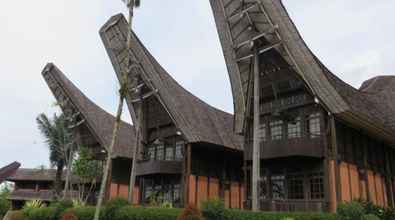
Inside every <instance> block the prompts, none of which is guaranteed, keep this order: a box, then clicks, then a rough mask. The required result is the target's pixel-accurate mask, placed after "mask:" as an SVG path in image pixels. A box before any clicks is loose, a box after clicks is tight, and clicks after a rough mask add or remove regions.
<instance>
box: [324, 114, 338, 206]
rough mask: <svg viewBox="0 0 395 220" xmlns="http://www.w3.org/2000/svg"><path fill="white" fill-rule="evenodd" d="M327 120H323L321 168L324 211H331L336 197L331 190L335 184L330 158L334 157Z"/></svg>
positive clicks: (329, 124)
mask: <svg viewBox="0 0 395 220" xmlns="http://www.w3.org/2000/svg"><path fill="white" fill-rule="evenodd" d="M327 119H328V120H324V121H325V122H326V124H325V125H326V126H325V131H326V135H324V146H323V147H324V155H325V159H324V161H323V170H324V195H325V196H324V197H325V205H326V210H325V211H329V212H333V211H335V210H334V209H335V207H336V204H335V202H336V197H334V196H333V195H334V194H333V193H332V191H333V188H335V191H336V186H334V185H333V184H332V183H333V182H334V179H333V177H334V174H333V170H332V167H331V160H333V159H334V157H333V152H331V150H333V149H332V148H333V146H331V145H330V140H331V139H330V135H331V133H330V130H331V123H330V119H329V118H327Z"/></svg>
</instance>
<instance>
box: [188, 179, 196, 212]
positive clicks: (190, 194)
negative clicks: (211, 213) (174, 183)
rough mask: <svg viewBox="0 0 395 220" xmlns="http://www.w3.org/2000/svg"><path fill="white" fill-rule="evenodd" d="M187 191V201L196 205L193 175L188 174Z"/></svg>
mask: <svg viewBox="0 0 395 220" xmlns="http://www.w3.org/2000/svg"><path fill="white" fill-rule="evenodd" d="M188 188H189V192H188V203H189V204H190V205H196V177H195V176H194V175H190V176H189V187H188Z"/></svg>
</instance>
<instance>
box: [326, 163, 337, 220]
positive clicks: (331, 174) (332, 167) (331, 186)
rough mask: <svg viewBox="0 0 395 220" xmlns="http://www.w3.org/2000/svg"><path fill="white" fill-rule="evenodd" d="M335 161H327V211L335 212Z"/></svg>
mask: <svg viewBox="0 0 395 220" xmlns="http://www.w3.org/2000/svg"><path fill="white" fill-rule="evenodd" d="M335 163H336V161H334V160H330V162H329V167H328V169H329V172H328V173H329V183H328V187H329V196H330V198H329V211H330V212H333V213H334V212H336V208H337V199H336V173H335V169H336V168H335Z"/></svg>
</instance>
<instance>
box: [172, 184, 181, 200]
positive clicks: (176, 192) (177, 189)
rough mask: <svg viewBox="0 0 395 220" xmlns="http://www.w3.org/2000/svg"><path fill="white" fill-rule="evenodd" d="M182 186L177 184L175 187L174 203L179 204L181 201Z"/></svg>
mask: <svg viewBox="0 0 395 220" xmlns="http://www.w3.org/2000/svg"><path fill="white" fill-rule="evenodd" d="M180 194H181V193H180V184H175V185H174V186H173V201H174V202H179V201H180V199H181V198H180Z"/></svg>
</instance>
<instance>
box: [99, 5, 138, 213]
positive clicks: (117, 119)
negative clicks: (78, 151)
mask: <svg viewBox="0 0 395 220" xmlns="http://www.w3.org/2000/svg"><path fill="white" fill-rule="evenodd" d="M123 1H124V2H125V3H126V4H127V7H128V9H129V20H128V22H129V30H128V38H127V42H126V44H127V45H126V46H127V48H130V47H131V44H130V42H131V40H130V39H131V34H132V20H133V11H134V8H137V7H139V6H140V0H123ZM128 62H129V63H128V64H129V65H128V67H130V66H131V64H132V63H131V60H130V59H129V61H128ZM127 77H128V72H126V73H123V77H122V80H121V88H120V89H119V103H118V109H117V114H116V117H115V122H114V129H113V133H112V139H111V143H110V146H109V147H108V149H107V159H106V164H105V167H104V172H103V178H102V181H101V186H100V192H99V197H98V200H97V204H96V211H95V216H94V218H93V219H94V220H98V219H99V216H100V208H101V205H102V203H103V198H104V193H105V191H106V184H107V179H108V173H109V170H110V167H111V158H112V152H113V148H114V145H115V142H116V139H117V137H118V131H119V128H120V125H121V116H122V109H123V104H124V100H125V97H126V95H127V92H128V87H127V86H128V85H127V83H128V82H129V80H128V78H127Z"/></svg>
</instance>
